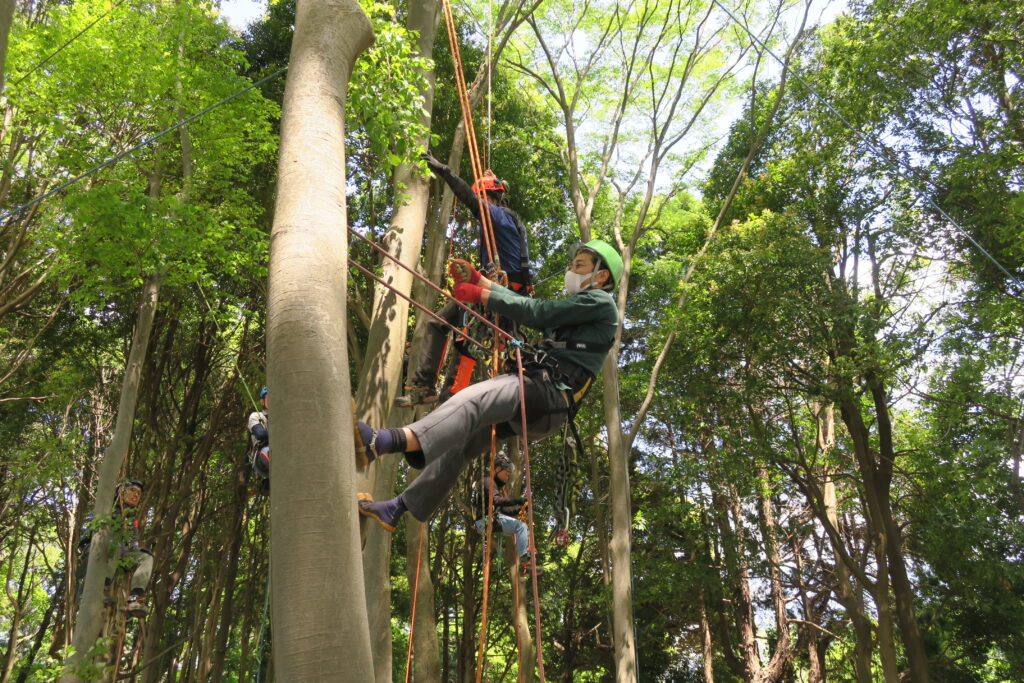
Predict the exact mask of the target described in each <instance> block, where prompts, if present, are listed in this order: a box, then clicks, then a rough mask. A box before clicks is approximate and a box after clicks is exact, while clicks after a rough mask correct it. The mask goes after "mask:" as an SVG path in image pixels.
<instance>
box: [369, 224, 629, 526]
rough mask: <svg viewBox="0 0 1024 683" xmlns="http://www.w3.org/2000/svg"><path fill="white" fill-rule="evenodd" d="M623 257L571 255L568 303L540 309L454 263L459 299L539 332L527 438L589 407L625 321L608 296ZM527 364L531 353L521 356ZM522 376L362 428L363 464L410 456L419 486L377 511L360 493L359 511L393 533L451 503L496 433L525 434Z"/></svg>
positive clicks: (592, 248)
mask: <svg viewBox="0 0 1024 683" xmlns="http://www.w3.org/2000/svg"><path fill="white" fill-rule="evenodd" d="M622 267H623V266H622V257H620V256H619V254H618V252H616V251H615V249H614V248H613V247H612V246H611V245H610V244H608V243H607V242H604V241H602V240H591V241H590V242H587V243H586V244H577V245H575V246H573V247H572V249H571V250H570V262H569V267H568V268H567V269H566V272H565V291H566V294H568V295H569V296H567V297H565V298H562V299H557V300H554V301H542V300H538V299H529V298H526V297H522V296H519V295H518V294H515V293H513V292H512V291H511V290H508V289H506V288H504V287H501V286H500V285H497V284H495V283H493V282H490V281H489V280H488V279H487V278H485V277H483V276H482V275H481V274H480V273H479V271H477V270H475V269H474V268H473V267H472V266H471V265H470V264H469V263H467V262H465V261H461V260H456V261H452V263H451V264H450V265H449V268H448V269H449V272H450V273H451V274H452V277H453V278H454V279H455V282H456V284H455V287H454V289H453V293H454V296H455V298H456V299H459V300H460V301H464V302H467V303H476V304H481V305H483V306H484V307H486V308H489V309H491V310H492V311H494V312H495V313H498V314H500V315H501V316H504V317H507V318H509V319H511V320H515V321H517V322H519V323H520V324H523V325H526V326H528V327H533V328H535V329H539V330H542V331H543V332H544V335H545V337H546V338H545V339H544V341H543V342H542V343H541V345H540V347H539V348H538V349H537V352H536V353H534V354H531V355H530V357H527V358H524V365H525V381H524V389H525V394H526V396H525V402H526V422H527V432H528V434H529V438H530V439H531V440H538V439H541V438H543V437H545V436H548V435H550V434H552V433H554V432H555V431H557V430H558V429H559V428H561V426H562V425H563V424H564V423H565V420H566V418H567V416H568V414H569V411H570V410H571V409H574V408H575V406H576V404H577V403H579V401H580V400H582V398H583V396H584V394H586V392H587V390H588V389H589V388H590V386H591V384H592V383H593V381H594V378H595V377H596V375H597V373H598V372H599V371H600V369H601V365H602V363H604V359H605V356H606V355H607V354H608V351H609V350H610V349H611V347H612V345H613V344H614V341H615V333H616V330H617V329H618V325H619V312H618V308H617V307H616V305H615V299H614V298H613V297H612V295H611V294H610V292H611V291H612V290H614V289H615V286H616V284H617V283H618V281H619V278H621V277H622ZM524 355H526V354H524ZM519 411H520V389H519V377H518V374H514V373H507V374H504V375H498V376H497V377H493V378H491V379H488V380H485V381H483V382H479V383H477V384H474V385H472V386H470V387H467V388H466V389H463V390H462V391H460V392H459V393H457V394H455V396H453V397H452V398H451V399H450V400H449V401H447V402H446V403H444V404H442V405H441V406H440V407H439V408H437V409H436V410H434V411H433V412H432V413H430V414H429V415H427V416H426V417H424V418H423V419H421V420H418V421H416V422H414V423H412V424H410V425H408V426H405V427H398V428H394V429H387V428H385V429H375V428H373V427H371V426H369V425H368V424H366V423H365V422H357V423H356V425H355V440H356V449H357V457H359V458H360V459H361V458H362V456H364V455H365V457H366V459H367V460H369V461H372V460H373V459H374V458H376V457H377V456H379V455H382V454H384V453H403V454H405V459H406V461H407V462H408V463H409V465H410V466H412V467H415V468H418V469H419V468H422V469H423V472H422V473H421V474H420V476H419V477H417V478H416V480H415V481H414V482H413V483H412V484H411V485H410V486H409V487H408V488H407V489H405V491H403V492H402V493H401V495H399V496H397V497H395V498H392V499H390V500H386V501H380V502H374V501H373V499H372V498H371V497H370V495H369V494H366V493H360V494H359V511H360V512H361V513H362V514H363V515H366V516H368V517H371V518H373V519H374V520H376V521H377V522H378V523H379V524H380V525H381V526H383V527H384V528H385V529H387V530H388V531H394V528H395V525H396V524H397V523H398V520H399V519H400V518H401V516H402V514H403V513H404V512H405V511H406V510H408V511H409V512H411V513H412V515H413V517H415V518H416V519H418V520H419V521H421V522H425V521H427V520H428V519H429V518H430V516H431V515H432V514H433V513H434V511H435V510H436V509H437V508H438V507H439V506H440V505H441V503H442V502H444V499H445V498H446V497H447V495H448V491H449V490H450V489H451V488H452V487H453V486H454V485H455V482H456V480H457V479H458V476H459V473H460V472H461V471H462V469H463V468H464V467H465V466H466V465H467V464H468V463H469V462H470V461H471V460H472V459H473V458H474V457H476V456H478V455H479V454H480V453H482V452H484V451H485V450H486V449H487V448H488V447H489V446H490V443H491V425H495V427H496V429H497V434H498V439H499V440H501V441H504V440H507V439H510V438H512V437H513V436H516V435H518V434H519V433H520V432H521V430H522V416H521V415H520V412H519Z"/></svg>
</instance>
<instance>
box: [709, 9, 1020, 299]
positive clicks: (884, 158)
mask: <svg viewBox="0 0 1024 683" xmlns="http://www.w3.org/2000/svg"><path fill="white" fill-rule="evenodd" d="M711 1H712V2H714V3H715V4H716V5H718V7H719V9H721V10H722V11H723V12H725V13H726V14H727V15H728V16H729V18H730V19H732V21H733V22H735V23H736V25H737V26H739V27H740V28H742V29H743V30H744V31H745V32H746V34H747V35H748V36H750V39H751V40H752V41H754V42H755V43H756V44H757V45H758V46H759V47H760V48H761V49H763V50H764V51H765V52H767V53H768V54H769V55H771V56H772V58H773V59H774V60H775V61H777V62H778V63H779V64H781V65H782V68H783V69H785V70H786V71H788V72H789V73H790V75H791V76H793V78H795V79H796V80H797V81H799V82H800V84H801V85H802V86H804V87H805V88H807V91H808V92H810V93H811V94H812V95H814V97H815V98H816V99H817V100H818V101H819V102H821V103H822V104H823V105H825V108H826V109H828V110H829V112H831V113H832V114H833V115H834V116H835V117H836V118H837V119H838V120H839V122H840V123H842V124H843V125H844V126H846V127H847V128H848V129H849V130H850V132H852V133H853V134H854V135H855V136H857V138H858V139H859V140H861V141H862V142H863V143H864V144H865V145H866V146H867V148H868V151H870V152H872V153H873V154H874V155H875V157H876V158H878V159H879V160H880V161H881V162H882V163H883V164H885V165H886V166H888V167H889V168H890V169H891V170H892V171H893V172H894V173H895V174H896V175H897V177H899V178H900V179H901V180H903V181H904V182H906V183H907V185H909V186H910V189H912V190H913V191H914V192H915V193H916V194H917V196H918V197H919V198H921V199H923V200H924V202H925V203H926V204H928V205H929V206H931V207H932V208H933V209H935V211H937V212H938V213H939V215H941V216H942V217H943V218H944V219H946V220H947V221H949V224H950V225H952V226H953V228H954V229H955V230H956V231H957V232H959V233H960V234H961V235H962V236H963V237H964V238H966V239H967V241H968V242H970V243H971V244H973V245H974V247H975V248H976V249H977V250H978V251H979V252H981V253H982V254H983V255H984V256H985V258H987V259H988V260H989V261H991V262H992V263H993V265H995V267H996V268H998V269H999V270H1000V271H1002V273H1003V274H1004V275H1005V276H1006V277H1007V278H1008V279H1009V280H1010V281H1011V282H1013V283H1014V284H1015V285H1017V286H1018V287H1022V288H1024V284H1022V283H1021V281H1020V280H1019V279H1018V278H1017V277H1016V276H1014V275H1012V274H1011V273H1010V271H1008V270H1007V269H1006V268H1005V267H1004V266H1003V264H1002V263H1000V262H999V261H998V260H996V258H995V257H994V256H993V255H992V254H990V253H989V252H988V250H987V249H985V247H983V246H981V244H979V243H978V241H977V240H975V239H974V238H973V237H971V235H970V233H968V232H967V230H965V229H964V228H963V227H961V225H960V224H959V223H957V222H956V221H955V220H954V219H953V217H952V216H950V215H949V214H948V213H946V212H945V211H944V210H943V209H942V207H941V206H939V205H938V204H937V203H935V201H934V200H933V199H931V197H929V196H928V195H926V194H925V193H924V192H922V191H921V190H920V189H918V187H917V185H916V184H915V180H914V179H913V178H910V177H909V176H908V174H907V173H906V172H905V171H904V170H903V169H902V168H901V167H900V166H899V165H898V164H897V163H896V162H895V161H893V160H892V158H891V156H892V152H890V151H889V150H888V149H887V148H886V147H884V146H883V145H882V144H881V143H878V142H876V141H874V140H872V139H871V138H869V137H868V136H867V135H865V134H864V133H861V132H860V131H859V130H857V128H856V127H854V125H853V124H852V123H850V122H849V121H847V119H846V117H845V116H843V115H842V113H840V112H839V111H838V110H837V109H836V108H835V107H833V106H832V104H831V103H830V102H829V101H828V100H826V99H825V98H824V97H823V96H822V95H821V94H819V93H818V91H817V90H815V89H814V88H813V87H811V85H810V84H809V83H807V81H805V80H804V79H803V78H802V77H801V76H800V74H798V73H797V72H796V71H794V70H793V68H792V67H791V66H789V65H787V64H786V63H785V61H784V60H783V59H781V58H780V57H779V56H778V55H776V54H775V53H774V52H772V50H771V49H770V48H769V47H768V46H767V45H765V44H764V42H763V41H761V40H760V39H759V38H758V37H757V36H755V35H754V33H753V31H751V30H750V29H749V28H748V27H747V26H746V24H744V23H743V22H742V21H740V20H739V19H737V18H736V15H734V14H733V13H732V12H730V11H729V10H728V9H727V8H726V7H725V5H723V4H722V3H721V2H719V0H711ZM926 182H930V181H926Z"/></svg>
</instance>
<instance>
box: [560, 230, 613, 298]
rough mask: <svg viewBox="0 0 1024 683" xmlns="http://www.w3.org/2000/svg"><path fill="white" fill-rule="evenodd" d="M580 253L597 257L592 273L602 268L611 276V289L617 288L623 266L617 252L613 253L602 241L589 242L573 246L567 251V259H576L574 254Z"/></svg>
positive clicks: (611, 247) (608, 245) (610, 247)
mask: <svg viewBox="0 0 1024 683" xmlns="http://www.w3.org/2000/svg"><path fill="white" fill-rule="evenodd" d="M580 251H586V252H589V253H591V254H593V255H594V256H596V257H597V263H595V264H594V272H597V271H598V270H601V269H602V268H604V269H607V270H608V272H610V273H611V274H612V279H611V285H612V286H611V289H615V288H616V287H618V286H619V280H621V279H622V270H623V266H622V257H621V256H619V252H617V251H615V247H613V246H612V245H610V244H608V243H607V242H605V241H604V240H590V241H589V242H587V243H586V244H574V245H573V246H572V247H571V248H570V249H569V259H570V260H572V259H574V258H576V254H578V253H579V252H580Z"/></svg>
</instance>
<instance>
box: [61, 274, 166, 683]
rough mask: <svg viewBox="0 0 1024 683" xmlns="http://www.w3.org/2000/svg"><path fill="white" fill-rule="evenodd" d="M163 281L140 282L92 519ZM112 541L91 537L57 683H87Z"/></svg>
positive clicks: (108, 484) (106, 492)
mask: <svg viewBox="0 0 1024 683" xmlns="http://www.w3.org/2000/svg"><path fill="white" fill-rule="evenodd" d="M162 280H163V278H162V276H161V275H159V274H151V275H148V276H147V277H146V279H145V280H144V281H143V284H142V296H141V299H140V302H139V313H138V322H137V323H136V325H135V332H134V334H133V335H132V344H131V347H130V348H129V351H128V362H127V364H126V365H125V371H124V378H123V379H122V380H121V398H120V401H119V403H118V406H117V422H116V423H115V424H114V433H113V435H112V436H111V438H110V444H109V445H107V448H106V450H104V451H103V457H102V458H101V459H100V462H99V465H97V467H96V470H97V473H98V476H97V483H96V497H95V499H94V500H93V510H92V514H93V519H100V518H102V517H104V516H107V515H109V514H110V511H111V501H112V500H113V499H114V490H115V488H116V486H117V478H118V476H119V475H120V472H121V465H122V464H123V463H124V459H125V457H126V456H127V455H128V446H129V444H130V443H131V438H132V425H133V423H134V422H135V406H136V403H137V402H138V396H139V384H140V382H141V378H142V364H143V362H144V361H145V359H146V352H147V350H148V349H149V337H150V333H151V332H152V330H153V318H154V317H155V316H156V306H157V301H158V299H159V295H160V283H161V282H162ZM111 538H112V536H111V531H110V528H109V527H103V528H100V529H97V530H96V532H95V533H93V535H92V544H91V545H90V546H89V564H88V567H87V569H86V574H85V587H84V591H83V592H82V602H81V604H80V605H79V606H78V617H77V619H76V620H75V631H74V635H73V636H72V638H71V645H72V647H73V648H74V652H73V653H72V655H71V656H70V657H68V660H67V664H66V667H65V670H64V672H63V674H62V675H61V679H60V680H61V683H79V682H84V681H86V680H88V678H87V673H86V671H85V669H86V668H87V667H88V665H89V658H88V653H89V650H90V649H91V648H92V647H93V645H95V644H96V639H97V638H98V637H99V635H100V630H101V629H102V628H103V581H104V578H105V577H106V576H107V574H108V572H109V568H110V557H109V555H108V553H107V549H108V547H109V545H110V542H111ZM72 585H73V584H72Z"/></svg>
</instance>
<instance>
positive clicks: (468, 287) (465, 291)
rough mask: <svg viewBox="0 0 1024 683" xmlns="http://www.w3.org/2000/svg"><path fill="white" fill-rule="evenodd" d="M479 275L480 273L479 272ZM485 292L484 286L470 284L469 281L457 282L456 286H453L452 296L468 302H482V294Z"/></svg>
mask: <svg viewBox="0 0 1024 683" xmlns="http://www.w3.org/2000/svg"><path fill="white" fill-rule="evenodd" d="M477 275H479V273H477ZM483 293H484V288H483V287H480V286H478V285H474V284H470V283H468V282H456V283H455V287H453V288H452V296H454V297H455V298H456V299H458V300H459V301H464V302H465V303H467V304H478V303H480V295H481V294H483Z"/></svg>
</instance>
